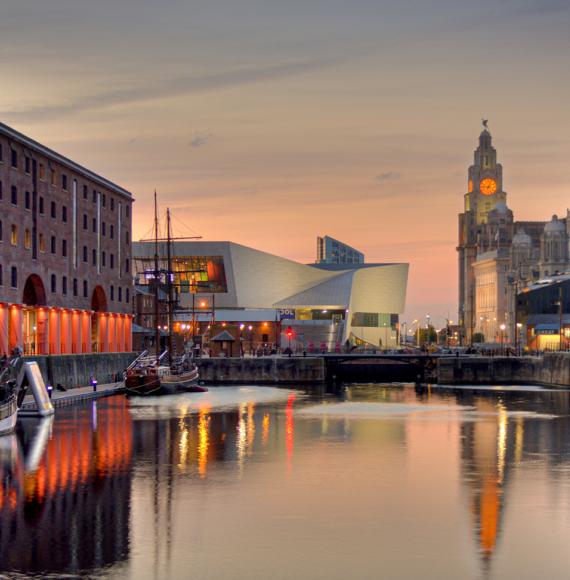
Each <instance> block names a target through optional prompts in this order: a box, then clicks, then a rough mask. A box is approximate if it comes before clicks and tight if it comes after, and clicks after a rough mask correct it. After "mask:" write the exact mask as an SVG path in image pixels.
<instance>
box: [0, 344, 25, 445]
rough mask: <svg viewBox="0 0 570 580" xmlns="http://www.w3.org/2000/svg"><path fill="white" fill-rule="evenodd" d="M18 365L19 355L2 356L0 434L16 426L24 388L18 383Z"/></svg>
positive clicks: (7, 432) (6, 432) (5, 433)
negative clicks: (9, 357)
mask: <svg viewBox="0 0 570 580" xmlns="http://www.w3.org/2000/svg"><path fill="white" fill-rule="evenodd" d="M20 365H21V357H20V356H19V354H17V353H16V354H15V356H13V357H12V358H11V359H10V360H9V361H8V360H7V359H6V358H4V361H3V363H2V367H1V368H0V436H1V435H7V434H9V433H12V432H13V431H14V429H15V428H16V420H17V419H18V407H19V405H20V403H21V402H22V400H23V398H24V395H25V389H20V386H19V385H18V367H19V366H20Z"/></svg>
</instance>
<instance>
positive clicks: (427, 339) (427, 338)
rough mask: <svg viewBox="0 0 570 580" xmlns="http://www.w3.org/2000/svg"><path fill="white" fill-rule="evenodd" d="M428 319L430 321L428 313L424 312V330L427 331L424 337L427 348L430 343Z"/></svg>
mask: <svg viewBox="0 0 570 580" xmlns="http://www.w3.org/2000/svg"><path fill="white" fill-rule="evenodd" d="M429 321H430V315H429V314H426V332H427V337H426V342H427V346H428V348H429V346H430V343H431V340H430V339H431V336H430V332H429Z"/></svg>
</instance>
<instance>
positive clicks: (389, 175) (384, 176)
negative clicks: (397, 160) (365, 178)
mask: <svg viewBox="0 0 570 580" xmlns="http://www.w3.org/2000/svg"><path fill="white" fill-rule="evenodd" d="M401 177H402V174H401V173H398V172H397V171H386V172H385V173H381V174H380V175H377V176H376V181H377V182H378V183H384V182H386V181H398V180H399V179H401Z"/></svg>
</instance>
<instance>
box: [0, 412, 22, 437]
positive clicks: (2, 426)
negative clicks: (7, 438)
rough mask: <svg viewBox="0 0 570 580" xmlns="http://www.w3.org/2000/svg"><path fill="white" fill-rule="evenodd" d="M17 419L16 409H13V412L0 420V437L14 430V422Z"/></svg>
mask: <svg viewBox="0 0 570 580" xmlns="http://www.w3.org/2000/svg"><path fill="white" fill-rule="evenodd" d="M17 419H18V409H17V408H14V412H13V413H12V414H10V415H8V416H6V417H4V418H3V419H0V435H7V434H8V433H12V431H14V429H15V428H16V421H17Z"/></svg>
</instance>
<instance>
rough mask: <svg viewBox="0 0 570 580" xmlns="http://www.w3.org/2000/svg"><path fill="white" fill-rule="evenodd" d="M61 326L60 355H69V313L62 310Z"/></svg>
mask: <svg viewBox="0 0 570 580" xmlns="http://www.w3.org/2000/svg"><path fill="white" fill-rule="evenodd" d="M60 326H61V354H71V311H70V310H62V312H61V316H60Z"/></svg>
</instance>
